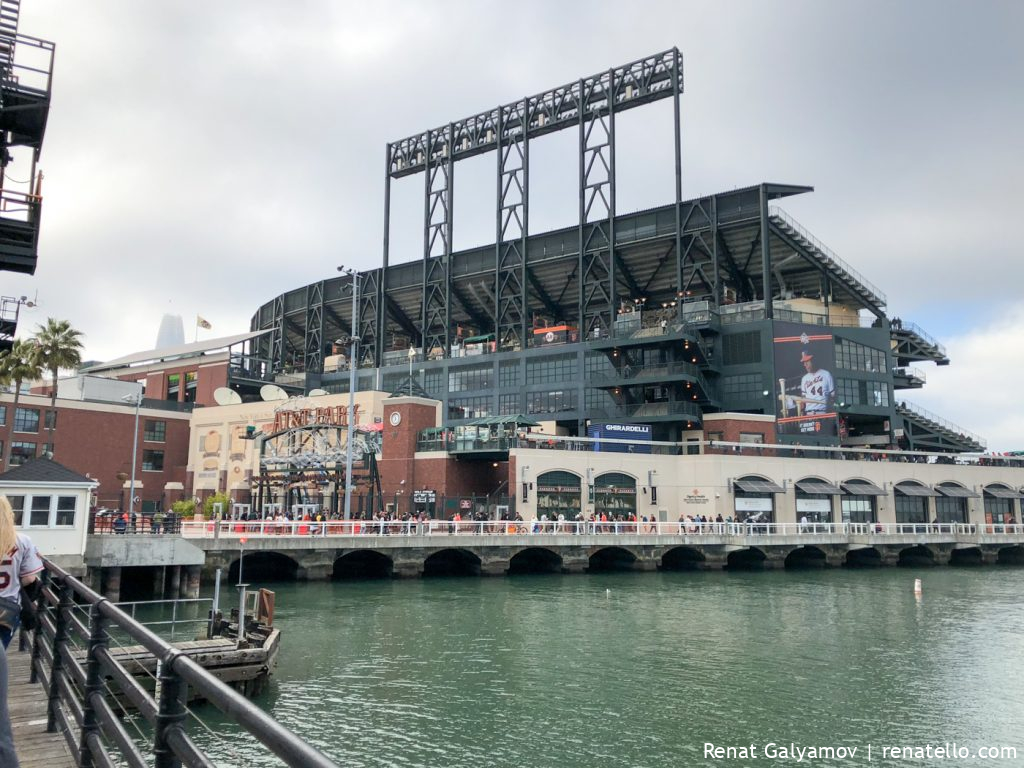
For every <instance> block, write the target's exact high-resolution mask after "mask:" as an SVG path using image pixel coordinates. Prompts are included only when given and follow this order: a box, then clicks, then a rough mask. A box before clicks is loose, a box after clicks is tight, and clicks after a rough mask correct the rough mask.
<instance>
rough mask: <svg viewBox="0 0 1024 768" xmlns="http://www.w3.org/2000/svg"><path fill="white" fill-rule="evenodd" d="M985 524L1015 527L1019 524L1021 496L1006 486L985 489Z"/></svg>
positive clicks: (991, 486) (997, 485)
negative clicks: (1019, 500)
mask: <svg viewBox="0 0 1024 768" xmlns="http://www.w3.org/2000/svg"><path fill="white" fill-rule="evenodd" d="M984 496H985V524H986V525H1013V524H1014V523H1016V522H1017V510H1016V507H1017V503H1018V502H1017V499H1019V498H1020V497H1021V496H1020V494H1019V493H1018V492H1017V491H1015V490H1013V489H1012V488H1007V487H1006V486H1005V485H999V484H994V485H989V486H986V487H985V494H984Z"/></svg>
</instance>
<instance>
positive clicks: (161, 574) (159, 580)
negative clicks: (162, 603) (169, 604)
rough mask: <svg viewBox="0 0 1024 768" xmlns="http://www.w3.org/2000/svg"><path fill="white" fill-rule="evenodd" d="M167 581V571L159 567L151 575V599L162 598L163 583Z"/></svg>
mask: <svg viewBox="0 0 1024 768" xmlns="http://www.w3.org/2000/svg"><path fill="white" fill-rule="evenodd" d="M166 579H167V569H166V568H163V567H160V568H157V569H156V571H155V572H154V573H153V599H154V600H160V599H162V598H163V596H164V582H165V581H166Z"/></svg>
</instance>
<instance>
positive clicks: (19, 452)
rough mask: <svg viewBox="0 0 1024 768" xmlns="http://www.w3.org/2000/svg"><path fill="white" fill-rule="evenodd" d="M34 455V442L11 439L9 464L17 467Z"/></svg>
mask: <svg viewBox="0 0 1024 768" xmlns="http://www.w3.org/2000/svg"><path fill="white" fill-rule="evenodd" d="M35 457H36V444H35V443H24V442H19V441H16V440H15V441H11V466H12V467H17V466H19V465H21V464H24V463H25V462H26V461H28V460H29V459H34V458H35Z"/></svg>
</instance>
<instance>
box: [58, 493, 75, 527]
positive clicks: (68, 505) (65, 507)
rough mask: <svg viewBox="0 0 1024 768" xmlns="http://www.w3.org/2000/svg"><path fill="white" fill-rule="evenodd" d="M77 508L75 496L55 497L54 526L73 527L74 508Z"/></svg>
mask: <svg viewBox="0 0 1024 768" xmlns="http://www.w3.org/2000/svg"><path fill="white" fill-rule="evenodd" d="M77 506H78V499H77V498H76V497H75V496H58V497H57V521H56V523H55V525H74V524H75V508H76V507H77Z"/></svg>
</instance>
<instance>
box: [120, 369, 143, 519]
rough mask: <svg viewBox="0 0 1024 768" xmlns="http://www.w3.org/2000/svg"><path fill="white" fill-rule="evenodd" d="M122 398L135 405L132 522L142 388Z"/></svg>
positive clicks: (130, 485) (129, 503)
mask: <svg viewBox="0 0 1024 768" xmlns="http://www.w3.org/2000/svg"><path fill="white" fill-rule="evenodd" d="M121 399H122V400H123V401H124V402H126V403H132V404H133V405H134V406H135V430H134V431H133V432H132V477H131V480H130V481H129V483H128V522H129V523H131V520H132V517H133V516H134V515H135V459H136V456H138V451H139V408H140V407H141V406H142V390H141V389H140V390H139V391H138V392H137V393H135V394H133V395H125V396H124V397H122V398H121ZM126 530H127V529H126Z"/></svg>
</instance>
